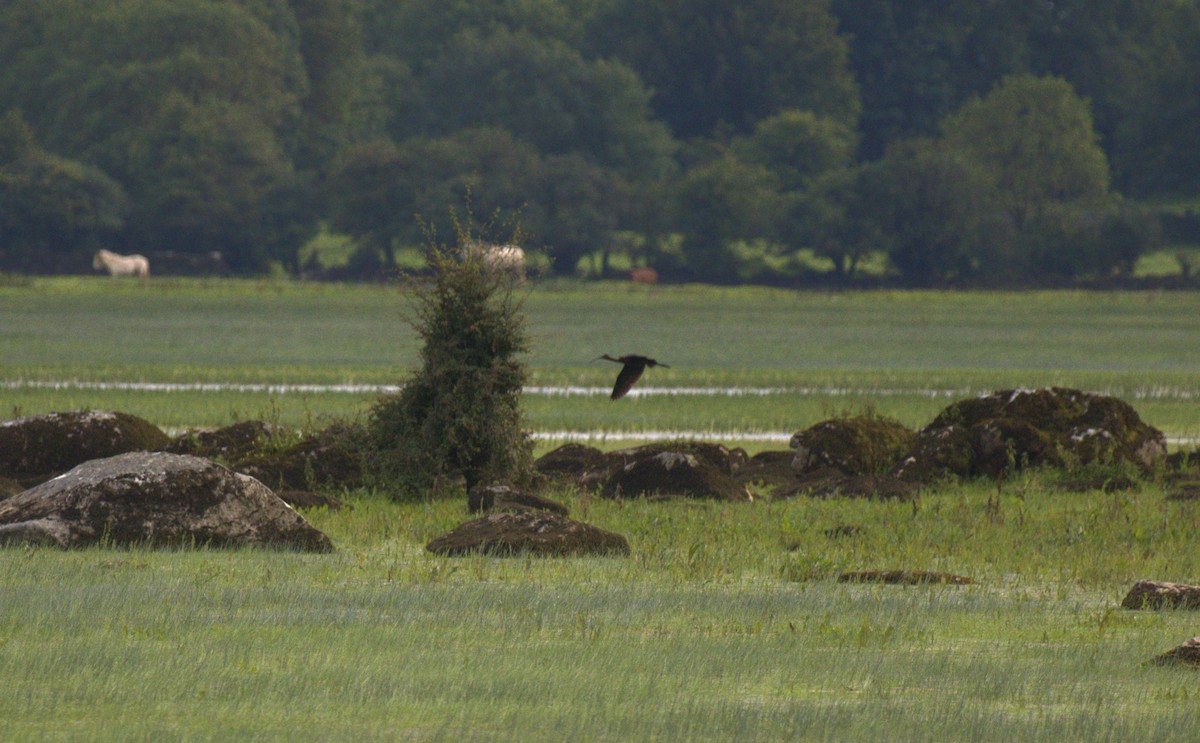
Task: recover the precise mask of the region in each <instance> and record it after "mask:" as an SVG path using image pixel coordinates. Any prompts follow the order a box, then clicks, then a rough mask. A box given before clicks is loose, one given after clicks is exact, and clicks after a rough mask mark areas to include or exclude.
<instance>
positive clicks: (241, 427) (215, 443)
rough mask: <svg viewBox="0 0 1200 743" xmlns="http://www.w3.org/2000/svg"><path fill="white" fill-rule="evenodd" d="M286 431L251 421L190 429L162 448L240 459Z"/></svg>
mask: <svg viewBox="0 0 1200 743" xmlns="http://www.w3.org/2000/svg"><path fill="white" fill-rule="evenodd" d="M283 434H284V431H283V430H282V429H281V428H280V427H279V426H277V425H275V424H274V423H268V422H266V421H259V420H248V421H241V422H240V423H234V424H233V425H231V426H225V427H223V428H215V429H207V430H200V431H189V432H188V433H185V434H183V435H181V436H177V437H176V438H174V439H173V440H172V441H171V443H170V444H168V445H167V446H166V448H165V449H164V450H163V451H167V452H170V453H172V454H190V455H192V456H194V457H208V458H209V459H222V460H224V461H226V462H238V461H241V460H243V459H246V458H248V457H251V456H254V455H256V454H259V453H260V452H261V451H262V450H263V449H264V448H265V445H266V444H268V443H270V442H271V441H273V440H275V439H278V438H280V437H281V436H282V435H283Z"/></svg>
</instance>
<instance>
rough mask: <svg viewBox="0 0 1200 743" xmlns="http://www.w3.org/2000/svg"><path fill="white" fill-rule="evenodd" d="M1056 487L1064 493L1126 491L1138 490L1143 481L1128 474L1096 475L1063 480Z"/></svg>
mask: <svg viewBox="0 0 1200 743" xmlns="http://www.w3.org/2000/svg"><path fill="white" fill-rule="evenodd" d="M1055 487H1056V488H1057V489H1058V490H1061V491H1062V492H1064V493H1093V492H1097V491H1099V492H1101V493H1125V492H1129V491H1131V490H1137V489H1138V488H1140V487H1141V483H1139V482H1138V481H1137V480H1135V479H1133V478H1132V477H1129V476H1127V475H1110V476H1104V475H1096V476H1094V477H1081V478H1075V479H1070V480H1062V481H1060V482H1058V483H1056V485H1055Z"/></svg>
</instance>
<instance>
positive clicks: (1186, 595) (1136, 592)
mask: <svg viewBox="0 0 1200 743" xmlns="http://www.w3.org/2000/svg"><path fill="white" fill-rule="evenodd" d="M1121 607H1122V608H1124V609H1200V586H1189V585H1186V584H1184V583H1167V582H1166V581H1161V580H1139V581H1138V582H1137V583H1134V584H1133V588H1130V589H1129V593H1127V594H1125V598H1124V599H1123V600H1122V601H1121Z"/></svg>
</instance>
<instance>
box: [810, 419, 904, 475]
mask: <svg viewBox="0 0 1200 743" xmlns="http://www.w3.org/2000/svg"><path fill="white" fill-rule="evenodd" d="M915 440H916V433H915V432H913V431H910V430H909V429H907V428H905V427H904V426H903V425H901V424H900V423H898V422H897V421H892V420H887V419H883V418H833V419H831V420H827V421H822V422H820V423H818V424H816V425H814V426H812V427H810V428H807V429H805V430H803V431H800V432H798V433H796V434H795V435H794V436H792V440H791V447H792V448H793V449H795V450H796V456H795V458H794V459H793V460H792V469H794V470H795V471H796V474H804V473H805V472H811V471H813V470H816V469H821V468H825V467H832V468H834V469H836V470H839V471H840V472H842V473H844V474H847V475H874V474H878V473H882V472H887V471H888V470H890V469H891V468H892V467H894V466H895V464H896V462H897V461H899V459H900V457H902V456H903V455H904V454H905V452H907V451H908V450H910V449H911V448H912V446H913V443H914V441H915Z"/></svg>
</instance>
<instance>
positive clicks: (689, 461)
mask: <svg viewBox="0 0 1200 743" xmlns="http://www.w3.org/2000/svg"><path fill="white" fill-rule="evenodd" d="M600 495H601V496H603V497H606V498H635V497H664V498H666V497H684V498H713V499H717V500H730V501H750V500H753V496H752V495H751V494H750V491H749V490H748V489H747V488H746V486H745V485H742V484H741V483H739V482H737V481H736V480H734V479H733V477H731V476H730V475H728V474H726V473H725V472H723V471H722V470H721V469H720V468H719V467H717V466H716V465H714V464H712V463H711V462H709V461H708V460H706V459H701V458H700V457H698V456H696V455H695V454H690V453H687V452H682V451H661V452H658V453H656V454H652V455H650V456H645V457H643V458H641V459H637V460H634V461H632V462H630V463H629V464H626V465H624V466H623V467H621V468H619V469H618V470H616V471H615V472H614V473H613V474H612V475H611V476H610V477H609V478H608V480H607V481H606V482H605V483H604V487H603V488H601V490H600Z"/></svg>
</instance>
